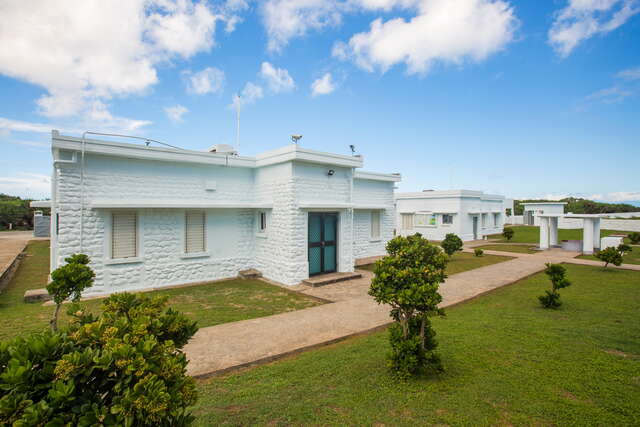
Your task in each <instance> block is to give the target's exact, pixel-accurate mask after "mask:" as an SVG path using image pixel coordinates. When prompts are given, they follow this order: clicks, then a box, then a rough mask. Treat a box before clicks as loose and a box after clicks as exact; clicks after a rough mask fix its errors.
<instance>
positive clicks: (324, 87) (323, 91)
mask: <svg viewBox="0 0 640 427" xmlns="http://www.w3.org/2000/svg"><path fill="white" fill-rule="evenodd" d="M334 90H336V85H335V83H334V82H333V78H332V77H331V73H326V74H325V75H323V76H322V77H320V78H317V79H316V80H314V81H313V83H311V96H318V95H327V94H330V93H331V92H333V91H334Z"/></svg>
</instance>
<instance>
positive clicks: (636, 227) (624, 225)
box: [506, 212, 640, 231]
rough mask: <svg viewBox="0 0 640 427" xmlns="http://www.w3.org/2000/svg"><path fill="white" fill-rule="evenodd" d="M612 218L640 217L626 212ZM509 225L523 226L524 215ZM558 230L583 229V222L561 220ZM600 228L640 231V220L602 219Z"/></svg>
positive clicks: (512, 218) (511, 219)
mask: <svg viewBox="0 0 640 427" xmlns="http://www.w3.org/2000/svg"><path fill="white" fill-rule="evenodd" d="M608 215H612V216H616V217H617V216H623V215H624V217H625V218H631V217H634V216H636V217H637V216H640V213H639V212H625V213H615V214H608ZM506 223H507V224H513V225H522V224H523V223H524V222H523V217H522V215H515V216H510V217H507V220H506ZM558 228H582V220H581V219H580V218H560V219H559V220H558ZM600 228H601V229H604V230H617V231H640V220H635V219H608V218H602V220H601V222H600Z"/></svg>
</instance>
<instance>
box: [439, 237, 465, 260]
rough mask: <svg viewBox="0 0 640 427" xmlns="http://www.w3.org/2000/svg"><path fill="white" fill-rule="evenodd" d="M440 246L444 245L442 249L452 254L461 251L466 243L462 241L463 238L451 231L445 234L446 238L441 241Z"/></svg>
mask: <svg viewBox="0 0 640 427" xmlns="http://www.w3.org/2000/svg"><path fill="white" fill-rule="evenodd" d="M440 246H442V249H444V251H445V252H446V254H447V255H449V256H451V255H453V254H454V253H456V252H458V251H461V250H462V247H463V246H464V245H463V243H462V239H460V238H459V237H458V236H456V235H455V234H453V233H449V234H447V235H446V236H444V240H443V241H442V243H440Z"/></svg>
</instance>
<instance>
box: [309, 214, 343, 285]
mask: <svg viewBox="0 0 640 427" xmlns="http://www.w3.org/2000/svg"><path fill="white" fill-rule="evenodd" d="M311 215H318V216H320V217H321V218H322V221H321V227H322V228H321V230H320V235H321V242H320V243H317V244H313V246H312V243H311V242H309V226H310V223H311V222H310V221H309V218H310V217H311ZM325 216H333V217H335V219H336V230H335V231H336V238H335V240H331V241H330V242H332V243H333V246H335V248H336V250H335V258H336V259H335V262H334V265H335V269H333V270H330V271H329V270H326V271H325V270H324V250H322V251H320V265H321V271H319V272H318V273H311V272H310V268H309V261H310V259H309V258H310V256H311V251H310V250H309V249H310V248H312V247H319V246H320V247H324V246H325V245H324V242H325V240H324V217H325ZM339 241H340V213H339V212H334V211H327V212H322V211H314V212H308V213H307V274H308V275H309V277H311V276H317V275H320V274H329V273H335V272H337V271H339V265H338V262H339V259H340V256H339V254H340V246H339V244H338V243H339Z"/></svg>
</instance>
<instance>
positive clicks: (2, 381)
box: [0, 293, 197, 426]
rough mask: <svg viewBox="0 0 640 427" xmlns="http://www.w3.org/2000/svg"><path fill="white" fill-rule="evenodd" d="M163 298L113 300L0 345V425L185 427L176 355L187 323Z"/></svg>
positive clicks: (185, 402) (185, 384) (188, 389)
mask: <svg viewBox="0 0 640 427" xmlns="http://www.w3.org/2000/svg"><path fill="white" fill-rule="evenodd" d="M165 306H166V298H154V299H151V298H149V297H145V296H141V295H133V294H127V293H123V294H116V295H112V296H111V297H109V298H107V299H106V300H105V302H104V303H103V305H102V308H103V312H102V314H100V315H99V316H94V315H92V314H86V313H84V312H83V311H82V310H79V309H78V307H77V306H76V307H72V309H71V310H69V314H70V315H72V316H73V321H72V323H71V325H70V326H69V327H67V328H62V329H60V330H59V331H57V332H53V331H47V332H43V333H37V334H32V335H30V336H28V337H26V338H22V337H20V338H16V339H13V340H9V341H5V342H2V343H0V369H1V373H0V425H7V424H9V425H11V424H14V425H24V426H27V425H29V426H31V425H47V426H61V425H74V426H89V425H125V426H134V425H135V426H139V425H142V426H149V425H154V426H164V425H189V424H190V423H191V422H192V421H193V417H192V416H191V415H190V413H189V412H188V411H187V408H188V407H189V406H191V405H193V404H194V403H195V401H196V397H197V394H196V387H195V383H194V380H193V379H192V378H191V377H189V376H187V375H186V366H187V360H186V356H185V355H184V353H183V352H182V351H181V348H182V347H183V346H184V345H185V344H186V343H187V341H188V340H189V338H191V337H192V336H193V335H194V334H195V332H196V330H197V327H196V324H195V322H193V321H191V320H189V319H188V318H186V317H185V316H184V315H182V314H180V313H178V312H176V311H174V310H172V309H170V308H169V309H166V308H165Z"/></svg>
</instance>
